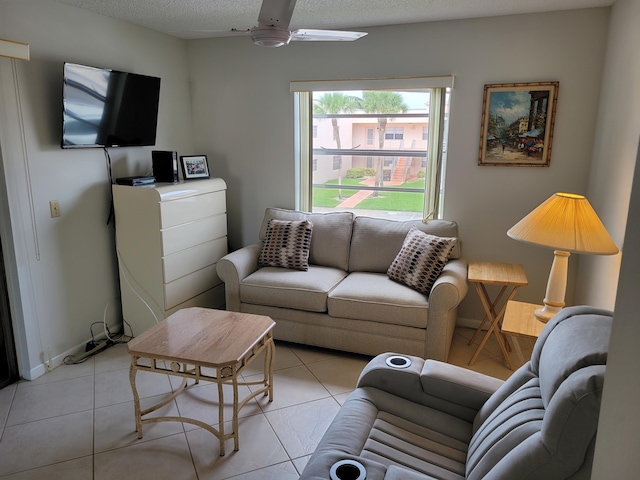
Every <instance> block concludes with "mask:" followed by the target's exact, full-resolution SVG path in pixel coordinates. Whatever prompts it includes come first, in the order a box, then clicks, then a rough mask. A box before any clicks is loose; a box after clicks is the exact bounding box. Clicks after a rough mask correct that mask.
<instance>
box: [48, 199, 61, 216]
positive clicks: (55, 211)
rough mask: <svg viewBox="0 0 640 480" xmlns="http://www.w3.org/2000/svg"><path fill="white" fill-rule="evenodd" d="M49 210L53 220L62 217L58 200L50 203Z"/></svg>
mask: <svg viewBox="0 0 640 480" xmlns="http://www.w3.org/2000/svg"><path fill="white" fill-rule="evenodd" d="M49 210H51V218H56V217H59V216H60V202H58V200H51V201H50V202H49Z"/></svg>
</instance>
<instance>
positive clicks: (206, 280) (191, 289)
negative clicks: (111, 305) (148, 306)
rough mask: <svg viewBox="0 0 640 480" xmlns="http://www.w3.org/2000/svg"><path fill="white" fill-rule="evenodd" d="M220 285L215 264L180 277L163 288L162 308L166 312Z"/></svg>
mask: <svg viewBox="0 0 640 480" xmlns="http://www.w3.org/2000/svg"><path fill="white" fill-rule="evenodd" d="M220 283H222V281H221V280H220V278H219V277H218V274H217V273H216V264H215V263H214V264H213V265H209V266H208V267H205V268H203V269H201V270H198V271H197V272H193V273H190V274H189V275H186V276H184V277H180V278H178V279H177V280H174V281H173V282H171V283H167V284H165V286H164V308H165V310H168V309H170V308H173V307H175V306H176V305H178V304H180V303H182V302H185V301H187V300H189V299H190V298H193V297H195V296H197V295H200V294H201V293H202V292H204V291H206V290H209V289H210V288H213V287H215V286H216V285H219V284H220Z"/></svg>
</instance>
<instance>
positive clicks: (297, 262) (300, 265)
mask: <svg viewBox="0 0 640 480" xmlns="http://www.w3.org/2000/svg"><path fill="white" fill-rule="evenodd" d="M312 231H313V224H312V223H311V222H310V221H309V220H294V221H287V220H276V219H271V220H269V223H268V224H267V232H266V234H265V239H264V242H263V244H262V251H261V252H260V258H259V259H258V265H259V266H260V267H284V268H292V269H294V270H308V269H309V247H310V245H311V233H312Z"/></svg>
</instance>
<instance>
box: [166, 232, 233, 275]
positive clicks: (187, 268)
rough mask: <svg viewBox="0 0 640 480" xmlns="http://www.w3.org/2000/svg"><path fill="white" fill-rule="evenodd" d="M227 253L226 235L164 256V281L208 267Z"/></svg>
mask: <svg viewBox="0 0 640 480" xmlns="http://www.w3.org/2000/svg"><path fill="white" fill-rule="evenodd" d="M226 254H227V237H222V238H217V239H215V240H211V241H209V242H206V243H201V244H200V245H196V246H195V247H191V248H187V249H186V250H181V251H179V252H177V253H174V254H173V255H169V256H167V257H164V260H163V274H164V283H170V282H173V281H174V280H177V279H179V278H180V277H184V276H185V275H188V274H190V273H193V272H195V271H197V270H200V269H202V268H204V267H208V266H209V265H212V264H214V263H216V262H217V261H218V259H219V258H221V257H223V256H225V255H226Z"/></svg>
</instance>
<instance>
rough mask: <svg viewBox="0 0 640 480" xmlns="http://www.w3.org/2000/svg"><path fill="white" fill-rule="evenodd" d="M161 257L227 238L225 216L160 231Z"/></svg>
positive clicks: (216, 216) (208, 218)
mask: <svg viewBox="0 0 640 480" xmlns="http://www.w3.org/2000/svg"><path fill="white" fill-rule="evenodd" d="M161 235H162V255H164V256H167V255H171V254H174V253H176V252H179V251H181V250H184V249H186V248H190V247H193V246H195V245H198V244H200V243H204V242H207V241H209V240H213V239H216V238H221V237H226V236H227V215H226V214H224V213H221V214H219V215H215V216H212V217H207V218H203V219H202V220H197V221H195V222H190V223H185V224H182V225H178V226H177V227H171V228H167V229H165V230H162V231H161Z"/></svg>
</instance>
